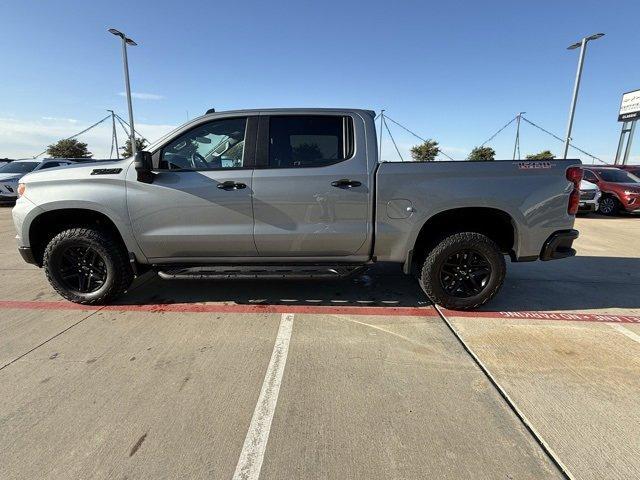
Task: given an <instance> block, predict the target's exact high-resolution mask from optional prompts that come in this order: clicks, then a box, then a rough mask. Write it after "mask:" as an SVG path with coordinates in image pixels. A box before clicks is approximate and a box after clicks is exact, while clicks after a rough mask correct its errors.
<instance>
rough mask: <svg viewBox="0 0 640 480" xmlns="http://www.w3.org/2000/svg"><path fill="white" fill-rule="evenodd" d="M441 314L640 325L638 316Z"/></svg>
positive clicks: (448, 315) (580, 313) (492, 313)
mask: <svg viewBox="0 0 640 480" xmlns="http://www.w3.org/2000/svg"><path fill="white" fill-rule="evenodd" d="M443 313H444V314H445V315H446V316H447V317H449V318H451V317H463V318H469V317H471V318H500V319H502V318H504V319H514V320H551V321H553V320H556V321H557V320H560V321H565V322H603V323H608V322H611V323H640V316H636V315H615V314H605V313H584V312H539V311H527V312H458V311H455V310H443Z"/></svg>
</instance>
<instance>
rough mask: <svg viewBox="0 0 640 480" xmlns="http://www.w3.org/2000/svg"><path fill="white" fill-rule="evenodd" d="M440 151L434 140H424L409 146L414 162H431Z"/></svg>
mask: <svg viewBox="0 0 640 480" xmlns="http://www.w3.org/2000/svg"><path fill="white" fill-rule="evenodd" d="M438 153H440V147H438V142H436V141H435V140H431V139H429V140H425V141H424V142H423V143H421V144H420V145H415V146H413V147H411V157H412V158H413V160H414V161H416V162H433V161H434V160H435V159H436V157H437V156H438Z"/></svg>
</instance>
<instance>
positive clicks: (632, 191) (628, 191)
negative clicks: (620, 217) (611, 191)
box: [624, 190, 640, 195]
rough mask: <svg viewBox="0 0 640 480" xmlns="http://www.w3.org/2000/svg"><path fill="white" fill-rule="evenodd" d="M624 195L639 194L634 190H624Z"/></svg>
mask: <svg viewBox="0 0 640 480" xmlns="http://www.w3.org/2000/svg"><path fill="white" fill-rule="evenodd" d="M624 194H625V195H638V194H640V192H637V191H635V190H625V191H624Z"/></svg>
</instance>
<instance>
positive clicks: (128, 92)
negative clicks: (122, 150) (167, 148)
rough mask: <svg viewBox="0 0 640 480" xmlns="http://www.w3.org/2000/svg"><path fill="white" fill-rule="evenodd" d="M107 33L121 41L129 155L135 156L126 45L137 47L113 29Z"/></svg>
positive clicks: (134, 135)
mask: <svg viewBox="0 0 640 480" xmlns="http://www.w3.org/2000/svg"><path fill="white" fill-rule="evenodd" d="M109 33H113V34H114V35H115V36H116V37H120V38H121V39H122V63H123V64H124V84H125V87H126V90H127V105H128V107H129V128H130V132H129V138H130V140H129V141H130V142H131V153H132V154H133V155H134V156H135V154H136V152H137V150H138V149H137V148H136V147H137V145H136V133H135V132H136V131H135V128H134V127H133V106H132V104H131V85H130V84H129V61H128V59H127V45H131V46H132V47H135V46H136V45H138V44H137V43H136V42H134V41H133V40H131V39H130V38H128V37H127V36H126V35H125V34H124V33H122V32H121V31H119V30H116V29H115V28H110V29H109Z"/></svg>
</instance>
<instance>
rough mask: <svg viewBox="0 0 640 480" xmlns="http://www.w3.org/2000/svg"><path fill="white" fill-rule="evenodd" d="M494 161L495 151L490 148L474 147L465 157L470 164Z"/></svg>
mask: <svg viewBox="0 0 640 480" xmlns="http://www.w3.org/2000/svg"><path fill="white" fill-rule="evenodd" d="M495 159H496V151H495V150H494V149H493V148H491V147H475V148H474V149H473V150H471V153H470V154H469V156H468V157H467V160H469V161H470V162H486V161H489V160H495Z"/></svg>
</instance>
